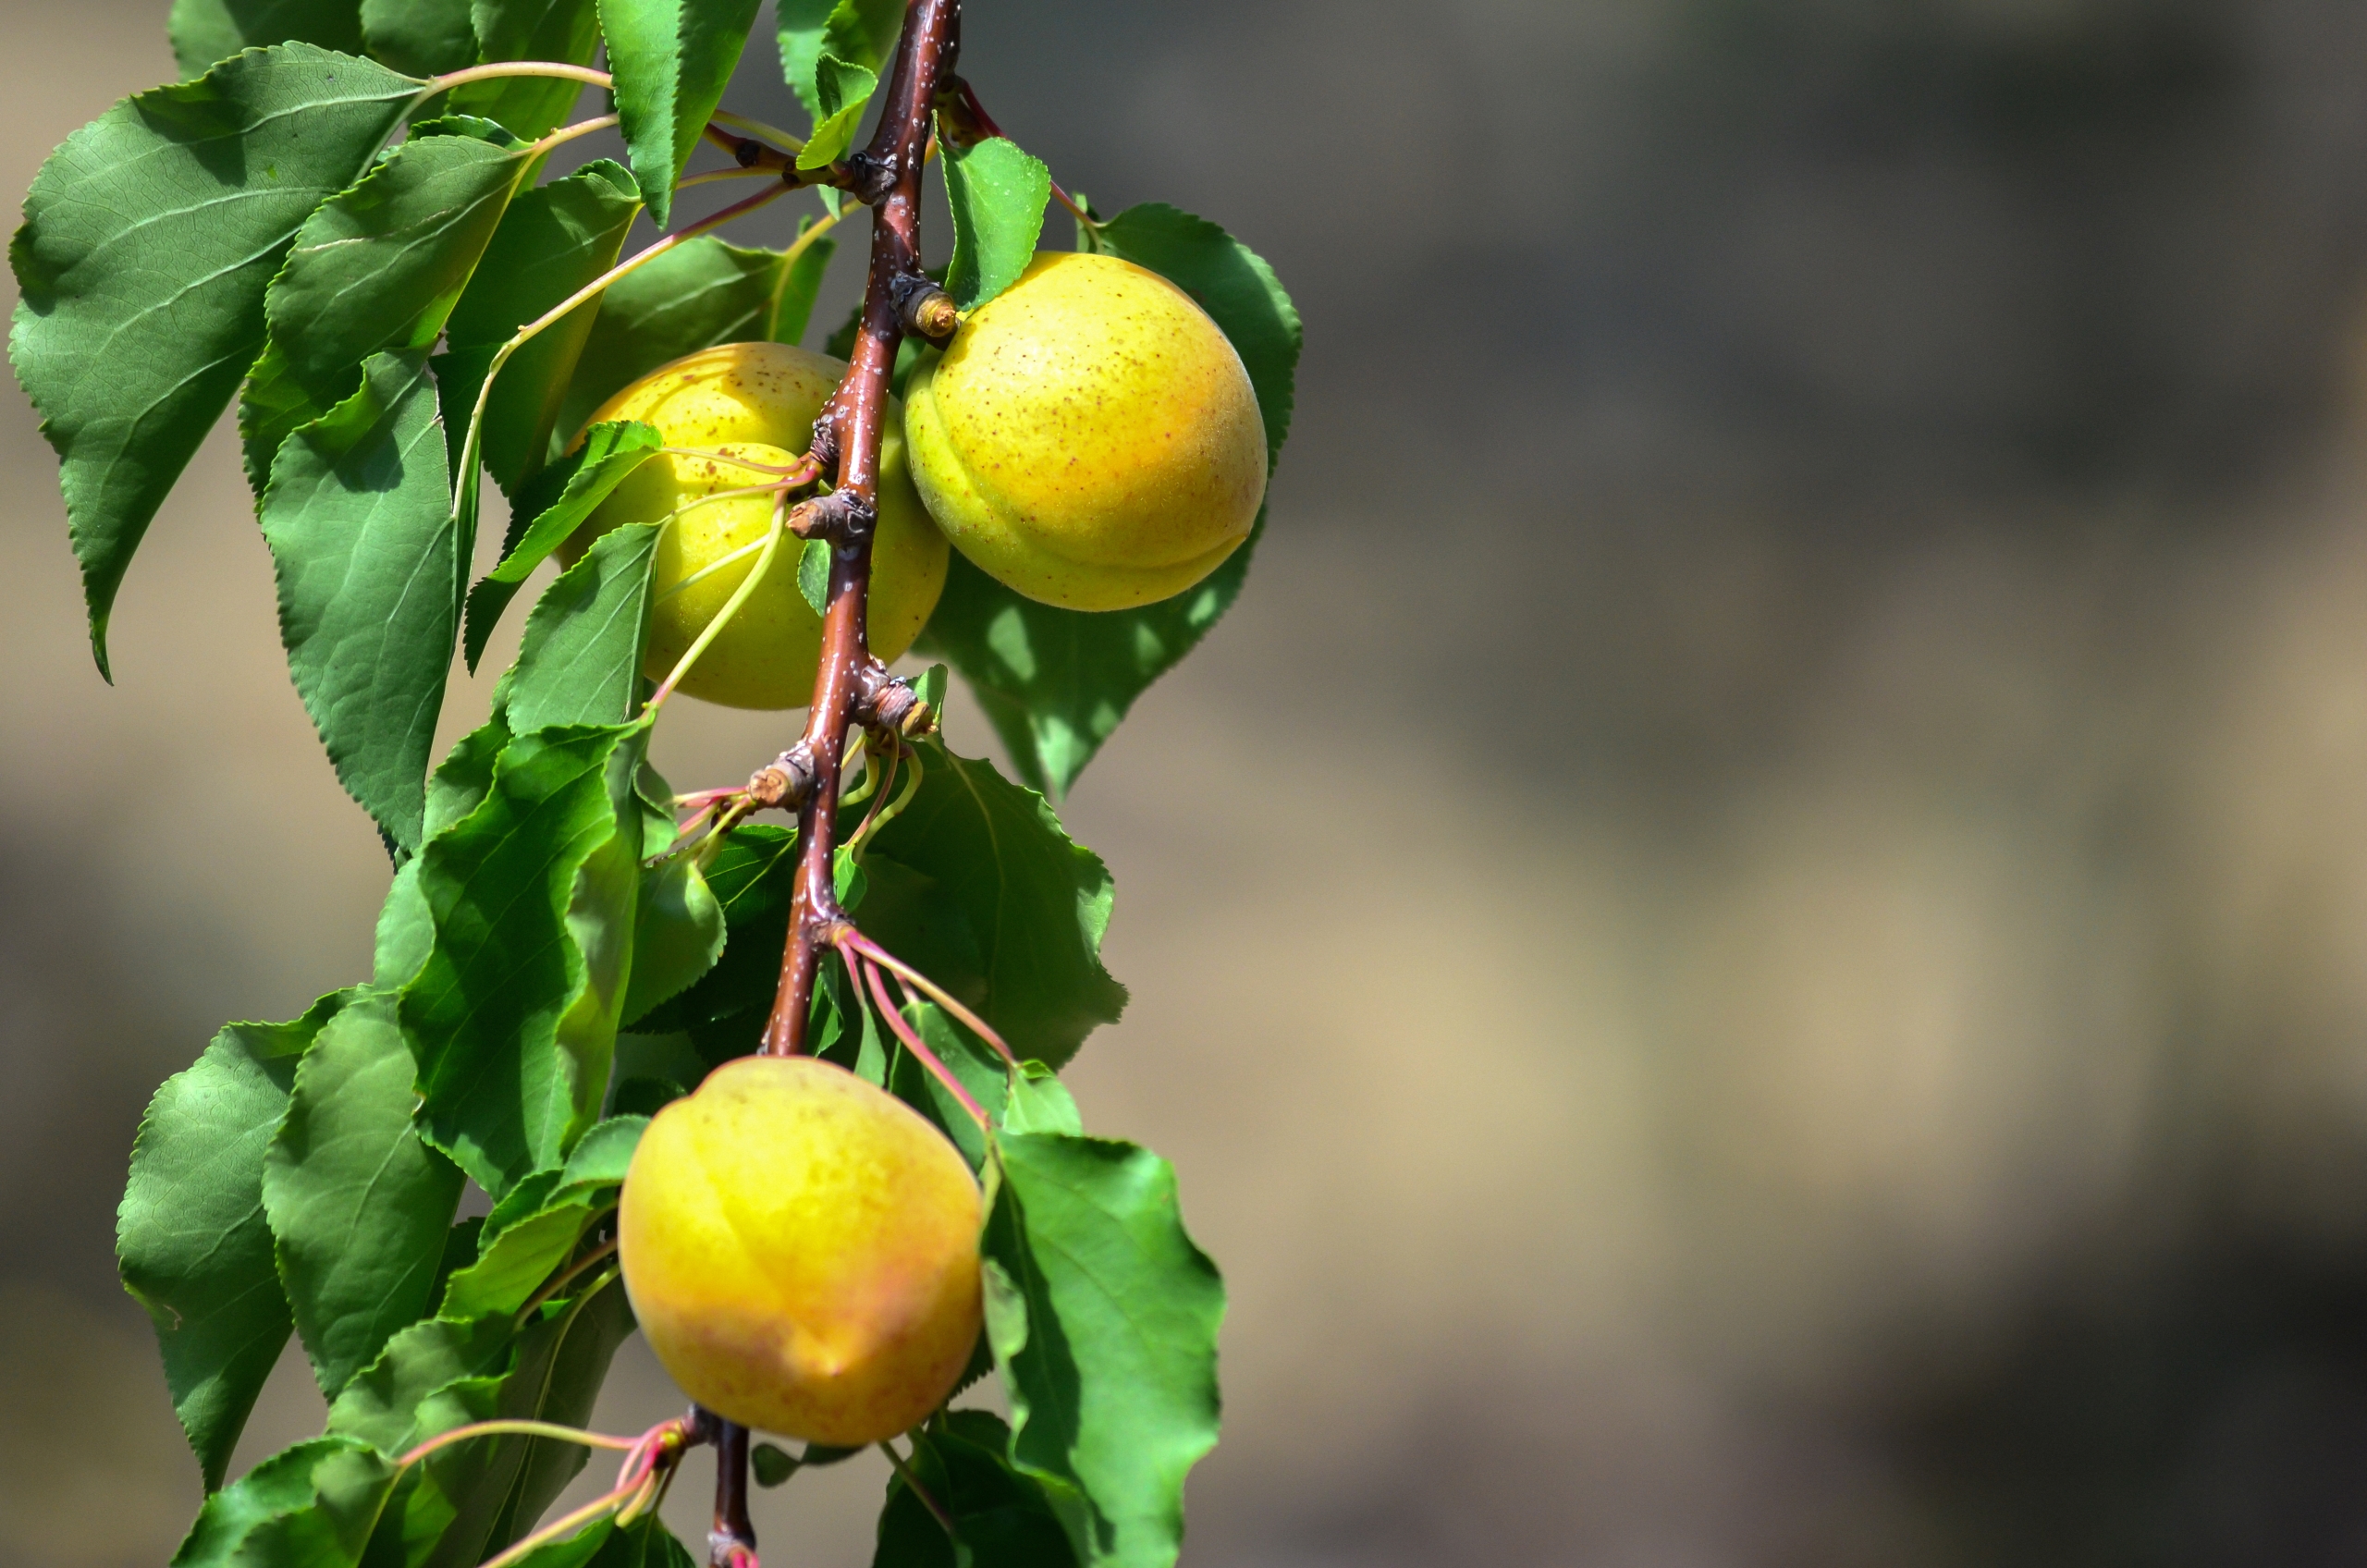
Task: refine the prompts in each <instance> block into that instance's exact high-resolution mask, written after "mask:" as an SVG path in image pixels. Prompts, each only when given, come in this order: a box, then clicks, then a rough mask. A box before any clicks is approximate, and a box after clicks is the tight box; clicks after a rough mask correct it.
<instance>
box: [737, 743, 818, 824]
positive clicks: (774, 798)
mask: <svg viewBox="0 0 2367 1568" xmlns="http://www.w3.org/2000/svg"><path fill="white" fill-rule="evenodd" d="M815 777H816V769H815V766H814V750H813V748H812V747H810V746H808V745H807V744H806V743H805V742H804V741H799V742H797V744H795V745H794V746H791V748H790V749H789V750H787V751H785V752H783V753H781V754H780V755H779V756H778V757H775V758H774V759H773V760H772V761H771V762H770V763H769V764H767V766H763V767H760V768H758V769H757V770H756V771H755V772H754V774H752V775H751V776H750V777H749V779H748V800H749V802H750V803H751V804H753V805H754V807H755V809H756V810H758V811H773V810H783V811H796V810H798V809H799V808H801V807H803V805H804V804H805V802H808V801H810V800H812V799H813V798H814V780H815Z"/></svg>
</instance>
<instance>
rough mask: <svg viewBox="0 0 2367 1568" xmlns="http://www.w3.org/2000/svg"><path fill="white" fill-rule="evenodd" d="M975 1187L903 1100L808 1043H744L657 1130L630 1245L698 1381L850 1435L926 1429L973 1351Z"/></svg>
mask: <svg viewBox="0 0 2367 1568" xmlns="http://www.w3.org/2000/svg"><path fill="white" fill-rule="evenodd" d="M979 1201H980V1200H979V1194H978V1184H977V1182H976V1181H975V1179H973V1178H972V1176H971V1174H970V1168H969V1166H968V1164H967V1163H966V1162H964V1161H963V1158H962V1156H961V1154H960V1152H959V1151H958V1150H956V1149H955V1148H954V1146H953V1145H951V1144H950V1143H948V1142H947V1141H946V1139H945V1136H944V1134H943V1133H939V1132H938V1130H937V1129H936V1128H934V1127H932V1126H930V1125H929V1124H928V1122H926V1121H924V1120H922V1118H921V1117H920V1115H919V1114H918V1113H917V1112H915V1111H914V1110H913V1109H912V1108H911V1107H909V1106H907V1105H905V1104H904V1103H903V1102H902V1101H901V1100H898V1099H896V1098H894V1097H893V1096H889V1095H888V1094H886V1093H884V1092H883V1091H881V1090H879V1089H876V1088H874V1087H872V1086H871V1085H870V1084H866V1083H865V1082H864V1081H863V1080H862V1079H860V1078H858V1077H856V1076H855V1075H854V1074H852V1073H851V1072H847V1071H846V1070H844V1069H843V1068H839V1067H834V1066H832V1065H830V1064H829V1063H828V1062H825V1061H817V1060H815V1059H813V1058H812V1057H743V1058H742V1059H741V1060H737V1061H732V1062H727V1063H726V1064H725V1065H723V1066H722V1067H719V1068H717V1069H716V1071H715V1072H712V1073H710V1074H709V1075H708V1076H707V1079H706V1082H705V1083H704V1084H700V1085H699V1088H698V1090H697V1092H696V1093H694V1094H693V1095H691V1096H689V1097H687V1098H684V1099H679V1100H676V1101H674V1102H673V1103H672V1104H671V1105H668V1106H667V1107H666V1108H665V1109H663V1110H660V1111H659V1112H658V1113H657V1115H656V1117H655V1118H654V1119H652V1121H650V1123H649V1127H648V1129H647V1131H645V1132H644V1133H642V1137H641V1145H640V1146H639V1147H638V1148H637V1149H635V1150H634V1152H633V1157H632V1165H631V1167H630V1168H628V1170H627V1171H626V1173H625V1185H624V1196H623V1199H622V1201H621V1205H620V1207H619V1212H618V1217H617V1247H618V1256H619V1259H620V1260H621V1262H622V1263H623V1266H624V1278H625V1290H626V1292H627V1293H628V1294H629V1295H630V1296H631V1297H632V1310H633V1316H634V1317H637V1318H639V1319H640V1322H641V1329H642V1332H643V1333H644V1334H646V1335H647V1336H648V1337H649V1344H650V1348H651V1349H652V1350H654V1351H656V1353H657V1359H658V1361H659V1362H660V1363H662V1364H663V1365H664V1366H665V1368H666V1370H667V1371H668V1372H669V1373H671V1374H673V1378H674V1381H675V1382H677V1383H679V1384H681V1389H682V1391H683V1392H684V1393H687V1394H688V1395H690V1396H691V1398H692V1399H693V1400H695V1401H696V1402H697V1403H700V1404H703V1405H705V1407H706V1408H707V1409H709V1410H712V1411H714V1412H715V1413H716V1414H717V1415H722V1416H724V1417H726V1418H727V1419H730V1420H732V1421H736V1422H738V1423H740V1424H741V1425H742V1426H743V1427H756V1428H759V1429H761V1430H764V1431H767V1432H777V1433H779V1434H781V1435H782V1436H785V1437H791V1438H802V1439H805V1440H806V1441H808V1442H819V1443H829V1444H834V1445H837V1446H840V1447H846V1448H854V1447H860V1446H862V1445H864V1444H865V1443H874V1442H878V1441H880V1440H882V1439H886V1438H890V1437H893V1436H895V1435H896V1434H897V1433H899V1432H904V1431H909V1430H910V1429H911V1428H912V1427H915V1426H917V1425H918V1424H919V1423H920V1422H921V1421H922V1420H923V1419H924V1418H925V1417H926V1416H927V1415H928V1414H929V1412H931V1411H933V1410H935V1409H936V1408H937V1407H938V1405H939V1404H941V1403H944V1400H945V1397H946V1395H947V1394H948V1393H950V1391H951V1390H952V1388H953V1384H954V1382H955V1380H956V1379H957V1378H960V1377H961V1375H962V1369H963V1366H964V1365H965V1364H966V1363H967V1362H968V1361H969V1358H970V1353H971V1351H972V1349H973V1348H974V1347H975V1344H976V1342H977V1338H978V1326H979V1321H980V1305H979V1295H980V1282H979V1265H978V1226H979Z"/></svg>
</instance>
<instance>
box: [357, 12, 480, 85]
mask: <svg viewBox="0 0 2367 1568" xmlns="http://www.w3.org/2000/svg"><path fill="white" fill-rule="evenodd" d="M362 40H363V42H364V43H367V44H368V45H369V48H370V53H371V54H372V55H374V56H376V57H377V58H378V59H381V60H384V61H385V62H386V64H388V65H390V66H392V67H395V69H397V70H399V71H401V72H403V73H404V74H406V75H409V76H441V75H443V74H444V73H445V72H446V71H457V70H459V69H460V67H463V66H472V65H474V64H476V58H477V33H476V29H475V28H474V27H473V26H472V25H471V23H470V21H469V0H362Z"/></svg>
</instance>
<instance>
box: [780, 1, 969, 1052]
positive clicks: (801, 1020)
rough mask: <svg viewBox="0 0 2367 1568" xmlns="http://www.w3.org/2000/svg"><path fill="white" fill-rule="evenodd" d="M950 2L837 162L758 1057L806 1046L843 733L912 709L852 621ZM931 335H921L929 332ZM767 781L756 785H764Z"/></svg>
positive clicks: (951, 45)
mask: <svg viewBox="0 0 2367 1568" xmlns="http://www.w3.org/2000/svg"><path fill="white" fill-rule="evenodd" d="M961 18H962V7H961V0H912V5H911V7H910V8H909V9H908V10H907V11H906V12H905V13H904V31H903V34H902V36H901V38H900V39H899V40H898V41H897V44H896V64H895V69H894V73H893V74H892V75H891V76H890V78H889V88H888V97H887V102H886V105H885V108H884V109H883V111H882V113H881V115H880V119H879V127H878V129H877V130H876V131H875V132H873V134H872V138H871V141H870V144H869V145H868V146H866V147H865V148H864V150H863V151H862V152H860V153H852V154H851V155H849V156H848V158H847V159H846V160H845V165H844V166H845V169H846V171H847V176H848V178H847V189H849V190H852V192H853V193H854V194H855V195H856V196H857V197H858V198H859V199H861V200H862V201H864V202H866V203H868V204H869V205H870V206H871V207H872V223H871V269H870V274H869V276H868V278H867V279H866V281H865V288H864V297H863V316H862V325H861V326H860V328H859V330H858V332H857V334H856V337H855V343H854V351H853V354H852V356H851V362H850V363H849V365H848V367H847V374H846V377H845V379H844V380H842V381H840V383H839V387H838V390H837V391H836V392H834V393H832V394H831V395H830V400H829V401H828V403H826V404H825V405H823V409H822V414H821V417H820V418H819V419H817V420H816V421H815V423H814V456H815V457H816V459H818V460H819V461H820V462H822V463H823V464H824V465H825V466H826V467H828V466H831V465H835V466H836V467H837V470H838V487H837V488H836V489H835V490H834V491H833V492H832V493H831V494H830V495H828V496H824V497H821V498H820V499H818V500H816V501H813V502H808V503H806V504H805V506H806V508H810V510H809V511H808V513H807V516H806V517H805V518H803V519H801V520H800V521H801V523H802V524H803V528H802V529H801V532H804V533H807V536H809V537H813V538H818V539H821V540H823V541H824V542H826V543H827V544H828V545H829V546H830V579H829V590H828V602H827V608H826V609H825V611H824V613H823V617H822V657H821V667H820V668H819V670H818V671H817V672H816V676H815V682H814V703H813V706H812V708H811V709H810V710H809V711H808V714H807V717H806V721H805V733H804V736H803V739H801V740H800V741H798V743H797V745H796V746H794V747H792V748H791V750H790V751H789V752H786V753H783V754H782V758H781V761H780V762H779V763H778V764H776V765H775V767H774V768H772V769H767V770H766V773H760V774H759V775H758V778H766V774H767V773H770V774H773V775H774V776H775V778H778V780H779V795H780V798H781V802H782V803H784V804H786V803H788V802H789V801H790V800H791V799H792V798H794V799H796V800H797V804H798V824H797V825H798V849H799V856H798V871H797V885H796V891H795V894H794V897H793V899H792V901H791V908H790V921H789V942H788V947H787V949H786V951H785V952H784V953H783V954H782V957H781V971H780V987H779V991H778V992H777V993H776V994H775V996H774V998H773V1011H772V1015H771V1017H770V1018H769V1019H768V1020H767V1023H766V1025H765V1037H764V1044H763V1047H762V1049H763V1052H764V1054H766V1055H769V1056H793V1055H795V1054H796V1053H797V1052H799V1051H801V1050H803V1048H804V1045H805V1027H806V1020H807V1016H808V1014H809V1013H810V1012H811V1011H812V1008H813V1003H814V985H815V981H816V977H817V975H818V973H819V971H820V967H821V955H822V952H823V951H824V949H826V947H827V946H828V942H829V939H830V936H831V933H832V932H834V931H835V930H837V929H838V928H839V927H840V926H841V925H844V924H845V920H846V917H845V915H844V914H843V913H841V912H840V908H839V900H838V890H837V886H836V883H835V880H834V878H833V876H832V864H831V862H832V857H833V851H835V850H836V848H837V832H836V828H837V815H838V806H839V793H840V769H841V767H842V766H843V765H844V763H845V761H846V750H847V738H848V734H849V731H850V729H851V728H852V726H853V725H855V724H857V723H866V724H868V725H870V726H871V727H873V728H875V729H884V730H885V731H886V732H888V733H889V734H895V733H899V732H901V733H917V732H918V730H917V729H914V728H913V727H912V726H913V725H914V724H915V723H919V722H921V719H922V718H924V717H925V716H926V708H923V709H922V716H921V717H915V716H913V715H912V714H911V713H910V711H909V710H910V706H911V704H906V706H905V707H904V708H903V709H901V710H900V711H899V712H898V713H897V714H896V715H895V716H894V717H889V715H888V714H887V713H886V711H885V707H886V704H887V698H888V696H889V693H890V692H893V691H894V690H896V688H895V687H894V685H893V683H891V682H889V681H888V680H886V671H885V670H884V669H882V668H880V666H879V662H878V661H877V659H875V658H874V657H872V655H871V651H870V648H869V646H868V644H867V643H866V641H865V630H864V619H865V610H866V607H867V604H868V600H869V596H870V591H871V545H872V534H873V531H874V528H875V527H876V525H877V518H878V499H879V442H880V437H881V436H882V435H884V434H885V433H886V423H887V418H888V378H889V371H890V370H891V369H893V367H894V365H895V362H896V350H897V349H898V348H899V347H900V346H901V344H902V342H903V340H904V336H905V334H906V333H907V332H908V331H911V330H913V329H914V328H915V327H922V328H930V329H934V328H941V327H943V326H944V325H947V324H946V323H945V320H944V314H945V312H943V310H942V309H941V308H939V307H938V306H937V305H936V304H935V302H934V300H933V299H932V297H931V296H932V292H933V290H934V286H933V285H931V284H930V283H929V281H928V279H927V277H926V275H925V274H924V273H923V272H922V270H921V250H920V198H921V168H922V164H923V161H924V159H925V157H926V152H927V148H928V140H929V120H930V115H931V113H932V110H933V108H934V105H935V104H936V102H937V97H938V88H939V86H940V84H941V83H943V82H944V81H945V80H948V79H949V78H950V75H951V71H952V66H953V60H954V56H955V55H956V54H957V53H958V51H959V49H960V47H961V42H960V41H961ZM931 335H932V336H934V335H935V334H934V332H932V334H931ZM771 782H772V780H769V779H768V780H767V783H768V784H770V783H771Z"/></svg>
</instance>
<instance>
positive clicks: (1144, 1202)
mask: <svg viewBox="0 0 2367 1568" xmlns="http://www.w3.org/2000/svg"><path fill="white" fill-rule="evenodd" d="M996 1166H997V1169H998V1170H999V1172H1000V1183H999V1185H998V1186H997V1187H996V1190H995V1198H994V1207H993V1211H992V1213H991V1214H990V1216H989V1217H988V1219H987V1231H986V1238H985V1243H984V1245H985V1251H986V1256H987V1260H988V1263H989V1265H990V1268H989V1270H988V1275H987V1282H988V1289H987V1334H988V1337H989V1338H990V1339H991V1340H992V1341H993V1343H994V1352H995V1364H996V1366H997V1367H998V1368H999V1369H1000V1371H1001V1373H1002V1378H1003V1387H1004V1389H1005V1390H1006V1391H1007V1393H1008V1394H1009V1396H1010V1399H1011V1412H1012V1437H1011V1447H1010V1454H1011V1457H1012V1461H1013V1463H1014V1464H1017V1466H1018V1467H1019V1468H1020V1469H1021V1470H1023V1471H1024V1472H1026V1473H1027V1474H1029V1475H1031V1476H1036V1477H1038V1478H1039V1479H1041V1480H1043V1481H1044V1482H1045V1483H1046V1494H1047V1496H1048V1497H1049V1500H1050V1501H1051V1504H1052V1506H1053V1508H1054V1509H1055V1510H1056V1511H1057V1512H1058V1513H1059V1514H1060V1515H1061V1522H1062V1524H1064V1525H1066V1526H1067V1528H1068V1534H1069V1539H1070V1542H1071V1544H1072V1545H1073V1546H1074V1547H1075V1549H1076V1555H1077V1560H1078V1561H1079V1562H1082V1563H1085V1564H1088V1565H1093V1564H1102V1563H1107V1564H1112V1565H1122V1568H1169V1565H1171V1564H1172V1563H1173V1562H1174V1561H1175V1555H1176V1552H1177V1550H1178V1549H1179V1548H1180V1547H1181V1546H1182V1544H1183V1535H1184V1476H1186V1475H1187V1474H1188V1473H1189V1472H1190V1470H1191V1468H1192V1465H1193V1464H1195V1463H1196V1461H1197V1460H1198V1459H1199V1458H1200V1456H1201V1455H1202V1454H1204V1453H1206V1452H1208V1450H1209V1449H1210V1448H1211V1447H1213V1446H1214V1445H1215V1443H1216V1439H1217V1414H1218V1400H1217V1378H1216V1341H1217V1328H1218V1325H1219V1324H1220V1322H1221V1321H1222V1319H1223V1317H1224V1284H1223V1281H1222V1280H1220V1279H1219V1278H1218V1277H1217V1271H1216V1266H1215V1265H1213V1264H1211V1263H1210V1262H1209V1261H1208V1257H1207V1256H1206V1255H1205V1254H1203V1253H1202V1252H1201V1251H1200V1249H1199V1248H1198V1247H1196V1246H1195V1245H1194V1244H1193V1243H1192V1239H1191V1237H1189V1236H1187V1235H1186V1234H1184V1224H1183V1219H1182V1216H1181V1215H1180V1214H1179V1213H1178V1211H1177V1208H1176V1201H1175V1171H1174V1169H1173V1168H1172V1167H1171V1166H1170V1165H1169V1164H1168V1163H1167V1162H1166V1161H1165V1160H1163V1159H1161V1158H1159V1157H1158V1156H1157V1155H1155V1154H1152V1153H1151V1152H1150V1151H1149V1150H1147V1149H1143V1148H1138V1147H1136V1146H1135V1145H1133V1144H1127V1143H1119V1142H1115V1141H1112V1140H1109V1139H1101V1138H1082V1137H1073V1136H1066V1135H1062V1134H1060V1133H1009V1132H1006V1133H1001V1134H1000V1135H999V1136H998V1138H997V1140H996Z"/></svg>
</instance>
